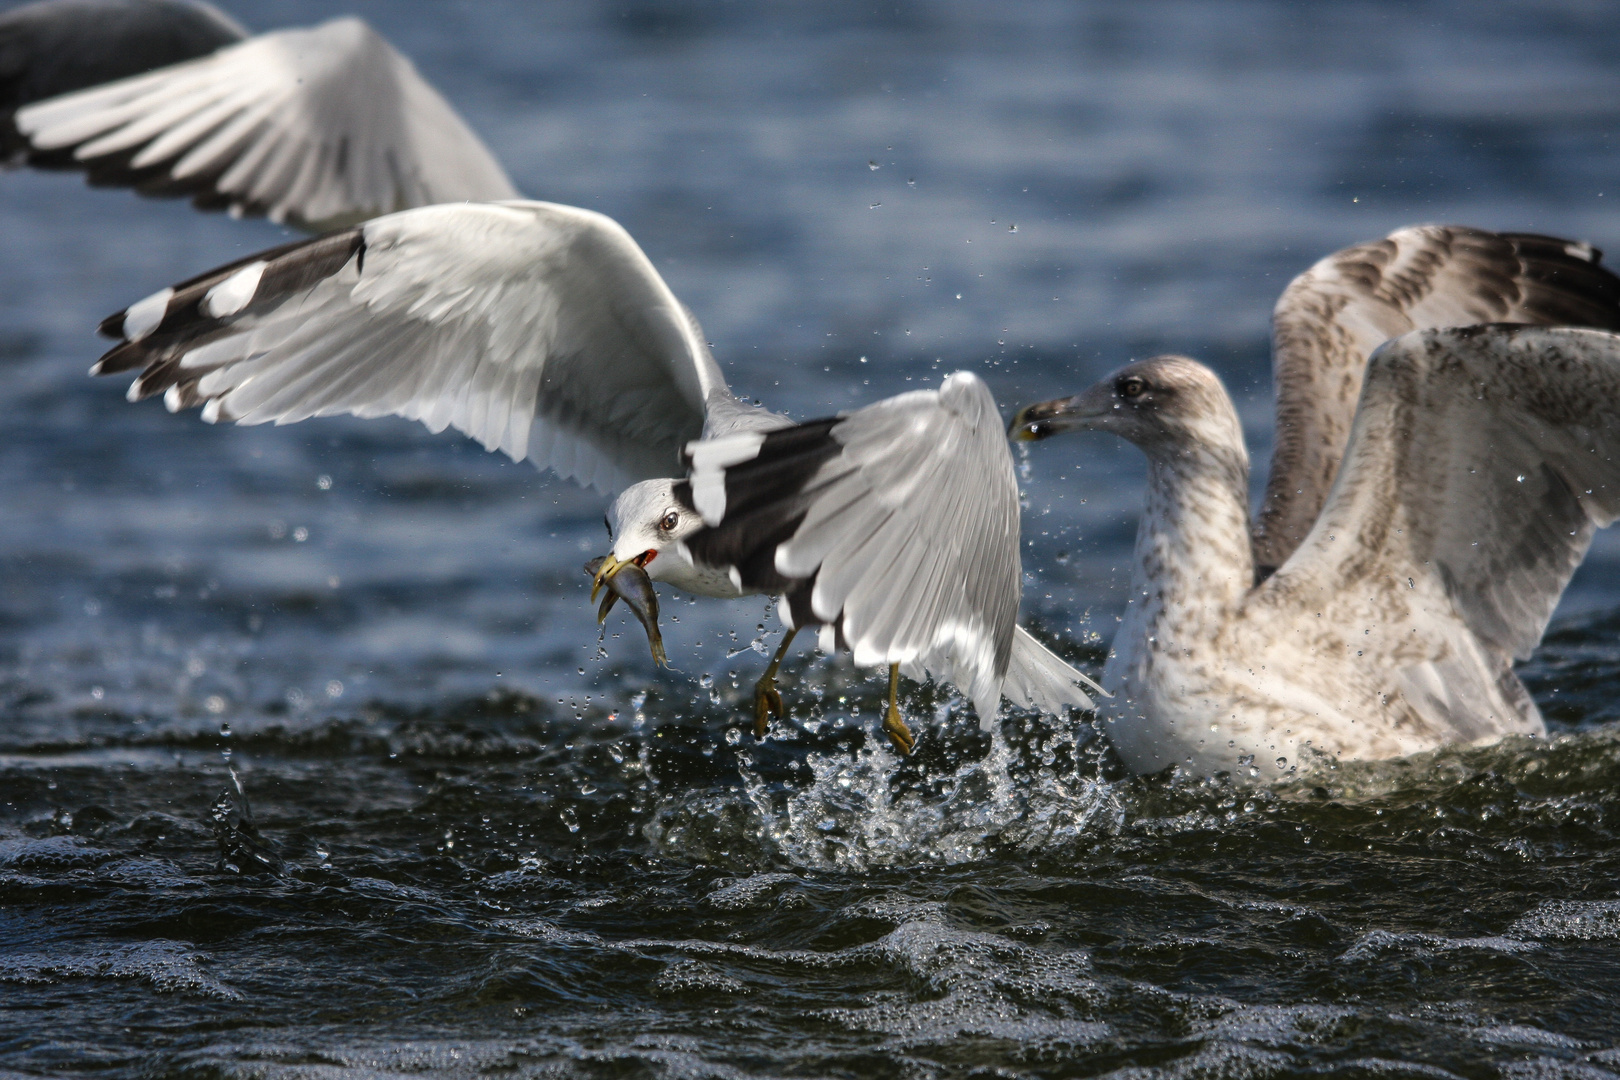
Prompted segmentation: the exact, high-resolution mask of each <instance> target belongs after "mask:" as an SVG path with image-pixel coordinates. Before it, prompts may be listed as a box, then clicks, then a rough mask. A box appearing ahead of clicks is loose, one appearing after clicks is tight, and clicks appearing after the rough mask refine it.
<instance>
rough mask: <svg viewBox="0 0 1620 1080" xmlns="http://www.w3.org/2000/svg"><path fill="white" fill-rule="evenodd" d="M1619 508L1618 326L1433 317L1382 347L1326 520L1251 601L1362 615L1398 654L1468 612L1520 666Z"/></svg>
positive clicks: (1377, 643)
mask: <svg viewBox="0 0 1620 1080" xmlns="http://www.w3.org/2000/svg"><path fill="white" fill-rule="evenodd" d="M1617 516H1620V335H1617V334H1614V333H1609V332H1606V331H1601V330H1580V329H1562V328H1542V327H1515V326H1484V327H1473V328H1468V329H1460V330H1426V331H1420V332H1417V333H1413V334H1408V335H1406V336H1404V337H1401V338H1398V339H1397V340H1395V341H1392V342H1390V343H1388V344H1387V345H1385V346H1384V347H1383V348H1381V349H1379V350H1378V352H1377V353H1375V354H1374V356H1373V358H1372V361H1371V363H1370V364H1369V365H1368V368H1367V379H1366V386H1365V388H1364V389H1363V391H1362V398H1361V409H1360V411H1359V412H1358V413H1357V415H1356V422H1355V427H1354V428H1353V429H1352V431H1351V434H1350V441H1349V447H1348V449H1347V451H1346V454H1345V459H1344V467H1343V468H1342V469H1341V470H1340V472H1339V477H1338V480H1337V481H1336V482H1335V483H1334V485H1333V488H1332V490H1331V492H1330V493H1329V495H1328V499H1327V504H1326V505H1325V506H1324V507H1323V509H1322V514H1321V517H1320V519H1319V520H1318V521H1317V523H1316V525H1315V527H1314V528H1313V529H1312V530H1311V532H1310V534H1309V535H1308V536H1307V537H1306V539H1305V542H1304V543H1303V544H1301V545H1300V547H1299V549H1298V550H1297V551H1296V552H1295V553H1294V554H1293V556H1292V557H1291V558H1290V559H1289V560H1288V562H1286V563H1284V564H1283V566H1282V568H1281V569H1280V570H1278V571H1277V573H1276V575H1275V576H1274V577H1273V578H1272V579H1271V580H1270V581H1268V582H1267V583H1266V584H1265V585H1264V586H1262V587H1261V589H1260V590H1259V591H1258V592H1257V593H1256V594H1255V598H1256V601H1257V602H1259V603H1261V604H1265V605H1270V606H1273V607H1276V608H1278V609H1280V610H1283V611H1292V613H1293V615H1294V616H1295V617H1296V618H1297V620H1298V622H1299V623H1300V624H1301V625H1302V626H1309V625H1310V624H1312V623H1315V625H1316V626H1317V627H1320V626H1321V625H1322V624H1323V622H1325V621H1326V619H1327V618H1329V617H1332V618H1334V619H1335V621H1336V623H1337V625H1340V626H1350V627H1359V626H1361V625H1363V624H1362V622H1361V621H1360V620H1362V619H1365V625H1366V631H1365V638H1366V641H1367V647H1368V648H1375V649H1381V650H1383V651H1384V653H1386V654H1387V655H1388V656H1389V657H1390V658H1391V659H1393V660H1395V661H1397V662H1400V661H1401V660H1402V658H1403V655H1404V652H1405V651H1407V650H1409V649H1411V648H1415V647H1416V643H1421V642H1423V641H1447V640H1457V636H1456V635H1455V634H1454V633H1450V632H1449V631H1448V627H1455V626H1458V625H1460V626H1462V627H1466V629H1467V631H1468V633H1469V635H1470V636H1471V638H1472V639H1473V640H1475V641H1477V642H1478V643H1479V644H1480V645H1481V646H1483V648H1484V649H1485V650H1486V651H1487V652H1488V654H1490V655H1491V656H1492V657H1494V658H1495V660H1496V662H1497V663H1498V664H1499V665H1500V667H1501V669H1502V670H1506V668H1507V665H1508V664H1510V663H1511V660H1512V659H1513V658H1514V657H1517V658H1519V659H1524V658H1527V657H1528V656H1529V655H1530V652H1531V650H1532V649H1534V648H1535V646H1536V643H1537V642H1538V641H1540V640H1541V634H1542V631H1543V630H1544V629H1545V628H1546V625H1547V620H1548V619H1549V618H1551V616H1552V612H1553V609H1554V608H1555V607H1556V606H1557V604H1558V598H1559V597H1560V596H1561V595H1562V594H1563V591H1564V586H1565V585H1567V584H1568V583H1569V578H1570V575H1571V574H1572V573H1574V571H1575V568H1576V566H1578V565H1579V564H1580V561H1581V559H1582V558H1583V557H1584V556H1585V554H1586V549H1587V547H1588V546H1589V545H1590V544H1591V542H1592V534H1593V532H1594V531H1595V530H1597V529H1598V528H1600V527H1602V526H1604V525H1607V524H1609V523H1610V522H1612V521H1613V520H1614V519H1615V518H1616V517H1617ZM1324 605H1326V606H1324ZM1330 608H1333V610H1329V609H1330ZM1351 608H1354V609H1355V611H1356V612H1358V613H1359V614H1351V613H1350V609H1351ZM1318 613H1321V615H1320V621H1319V620H1318V618H1317V614H1318ZM1356 640H1357V642H1360V641H1362V640H1363V639H1362V637H1357V639H1356ZM1358 647H1359V646H1358ZM1406 659H1407V660H1411V659H1413V658H1411V657H1406ZM1437 659H1444V658H1443V657H1439V658H1437Z"/></svg>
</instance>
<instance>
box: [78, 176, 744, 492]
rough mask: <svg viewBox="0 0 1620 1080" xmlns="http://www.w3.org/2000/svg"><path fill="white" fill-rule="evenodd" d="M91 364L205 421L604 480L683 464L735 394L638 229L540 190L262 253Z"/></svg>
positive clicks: (120, 326) (175, 293)
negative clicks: (387, 422)
mask: <svg viewBox="0 0 1620 1080" xmlns="http://www.w3.org/2000/svg"><path fill="white" fill-rule="evenodd" d="M102 332H103V333H106V334H108V335H109V336H113V337H121V338H123V343H122V344H120V345H118V346H116V347H114V348H113V349H111V350H110V351H109V352H108V353H107V354H106V355H105V356H103V357H102V358H101V361H100V362H99V363H98V364H97V365H96V366H95V368H93V369H92V373H94V374H111V373H113V372H118V371H126V370H131V369H135V368H139V369H141V372H142V373H141V376H140V377H139V378H138V379H136V380H135V382H134V384H133V385H132V386H131V387H130V399H131V400H139V399H140V398H143V397H147V396H150V395H152V394H158V393H161V394H163V395H164V401H165V403H166V404H167V405H168V407H169V409H170V411H176V410H179V409H182V408H189V407H191V406H193V405H202V406H203V417H204V419H206V420H209V421H215V420H235V421H238V422H240V423H246V424H259V423H265V422H267V421H274V422H275V423H278V424H288V423H293V422H295V421H298V420H303V419H306V418H308V417H311V416H333V415H338V414H343V413H347V414H351V415H354V416H361V417H374V416H387V415H393V416H404V417H408V418H410V419H415V420H420V421H422V422H423V423H424V424H426V425H427V426H428V427H429V428H431V429H432V430H434V431H442V430H443V429H444V428H445V427H446V426H451V427H454V428H456V429H457V430H459V431H463V432H465V433H466V434H468V435H470V436H472V437H473V438H475V439H477V440H478V441H479V442H480V443H482V444H483V445H484V446H485V448H487V449H490V450H496V449H498V450H501V451H503V452H505V453H506V454H508V455H509V456H511V457H512V458H513V459H514V460H519V459H522V458H525V457H527V458H528V459H529V460H531V461H533V462H534V463H535V465H536V466H537V467H541V468H544V467H546V466H550V467H551V468H553V469H555V470H556V471H557V472H558V473H560V474H562V475H563V476H569V477H574V478H576V479H578V480H579V481H580V482H581V483H585V484H591V485H593V486H595V487H598V488H600V489H602V490H604V491H614V490H618V489H619V488H622V487H624V486H627V485H628V484H630V483H633V482H635V481H637V480H643V479H649V478H653V477H661V476H671V475H676V473H677V470H678V469H679V467H680V450H681V448H682V447H683V446H685V445H686V443H687V442H688V441H690V440H692V439H696V438H699V437H700V436H701V435H702V434H703V432H704V418H705V413H706V407H707V406H709V405H710V404H711V403H712V402H715V401H723V402H726V403H734V402H733V399H732V398H731V396H730V393H729V392H728V391H727V389H726V386H725V382H724V380H723V379H722V377H721V375H720V371H719V368H718V367H717V366H716V365H715V362H714V360H713V358H712V357H711V356H710V355H709V352H708V348H707V346H706V345H705V343H704V341H703V335H702V333H701V331H700V330H699V328H698V326H697V323H696V322H695V321H694V320H693V319H692V317H691V316H690V314H689V313H688V312H687V311H686V309H685V308H683V307H682V306H681V304H680V302H679V301H678V300H676V298H675V296H674V294H673V293H671V292H670V290H669V286H668V285H666V284H665V283H664V281H663V279H662V278H660V277H659V276H658V272H657V270H655V269H654V268H653V265H652V263H651V262H649V261H648V259H647V257H646V255H644V254H643V253H642V251H641V249H640V248H639V247H637V246H636V243H635V241H634V240H632V239H631V238H630V235H629V234H628V233H626V232H625V231H624V229H623V228H621V227H620V226H619V224H618V223H617V222H615V221H613V220H612V219H610V218H607V217H604V216H602V215H601V214H596V213H592V212H591V211H589V210H579V209H575V208H573V207H568V206H557V205H554V204H551V203H540V202H510V203H500V204H487V203H485V204H480V203H460V204H454V205H448V206H428V207H423V208H420V209H417V210H407V211H404V212H402V213H398V214H391V215H389V216H387V217H381V218H376V219H374V220H372V221H368V222H366V223H365V224H364V225H361V226H359V227H357V228H353V229H347V230H344V231H341V232H337V233H333V234H330V235H328V236H324V237H320V238H319V239H315V240H308V241H304V242H301V243H296V244H289V245H287V246H285V247H281V248H276V249H273V250H271V251H266V252H262V253H261V254H259V255H256V256H252V257H249V258H247V259H243V260H240V261H238V262H236V263H232V264H231V265H229V266H224V267H221V268H220V269H218V270H215V271H212V272H210V273H207V274H204V275H202V276H201V277H197V278H193V279H192V280H191V281H187V282H182V283H181V284H179V285H176V286H174V287H173V288H169V289H164V290H162V291H160V292H158V293H155V294H154V295H152V296H150V297H148V298H147V299H145V300H142V301H141V302H140V303H138V304H135V305H133V306H131V307H130V308H128V309H126V310H125V311H121V312H119V313H117V314H116V315H112V316H110V317H109V318H108V319H107V320H106V321H105V322H104V323H103V324H102Z"/></svg>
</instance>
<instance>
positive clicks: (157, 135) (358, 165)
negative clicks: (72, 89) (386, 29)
mask: <svg viewBox="0 0 1620 1080" xmlns="http://www.w3.org/2000/svg"><path fill="white" fill-rule="evenodd" d="M16 126H17V129H18V131H19V132H20V133H21V134H22V136H23V137H25V138H26V139H27V140H28V143H29V146H30V148H31V160H34V161H35V162H36V163H38V164H43V165H55V166H63V167H67V166H72V167H80V168H84V169H85V170H87V171H88V172H89V174H90V182H91V183H93V184H98V185H117V186H127V187H134V188H137V189H139V190H140V191H142V192H144V193H147V194H153V195H191V196H193V197H194V199H195V200H196V202H197V205H198V206H201V207H205V208H220V207H227V208H229V209H230V210H231V212H232V213H241V214H265V215H268V216H269V217H270V218H271V219H272V220H275V221H287V222H291V223H294V224H298V225H300V226H303V227H305V228H309V229H311V230H312V231H319V230H321V229H325V228H331V227H334V226H337V225H341V224H349V223H352V222H356V221H361V220H364V219H366V218H370V217H374V216H376V215H378V214H387V213H390V212H392V211H395V210H402V209H405V208H408V207H413V206H426V205H429V204H432V203H442V202H461V201H465V200H498V199H514V198H517V196H518V193H517V190H516V189H515V188H514V187H513V186H512V182H511V181H510V180H508V179H507V177H506V174H505V173H504V172H503V171H502V170H501V167H500V165H499V164H498V163H497V162H496V161H495V158H494V156H493V155H491V154H490V152H489V150H488V149H487V148H486V147H485V146H484V144H483V143H482V142H480V141H479V140H478V136H476V135H474V134H473V133H472V131H471V130H469V129H468V127H467V125H466V124H465V123H464V122H463V121H462V119H461V117H459V116H458V115H456V112H455V110H454V109H452V108H451V107H450V105H449V104H448V103H447V102H446V101H445V100H444V99H443V98H442V97H440V96H439V94H438V93H437V92H436V91H435V90H434V89H433V88H432V87H431V86H429V85H428V84H427V83H426V82H425V81H423V79H422V77H421V76H420V75H418V74H417V72H416V68H415V67H413V66H412V64H411V62H410V61H409V60H407V59H405V57H403V56H401V55H400V54H399V53H398V52H397V51H395V49H394V48H393V46H391V45H389V44H388V42H387V41H385V40H383V39H382V38H381V37H380V36H378V34H377V33H376V32H375V31H374V30H372V29H371V27H369V26H367V25H366V24H365V23H364V22H363V21H361V20H360V19H356V18H344V19H334V20H332V21H331V22H328V23H323V24H322V25H320V26H317V27H313V28H311V29H299V30H282V31H278V32H276V33H272V34H263V35H261V36H259V37H255V38H251V39H249V40H247V41H243V42H241V43H240V44H237V45H232V46H230V47H228V48H223V49H220V50H219V51H218V52H215V53H213V54H212V55H209V56H205V57H202V58H200V59H196V60H190V61H187V62H185V63H181V64H174V65H172V66H169V67H165V68H162V69H159V70H157V71H153V72H150V73H148V74H145V75H137V76H135V77H133V78H127V79H122V80H120V81H118V82H113V83H109V84H106V85H103V86H95V87H92V88H90V89H87V90H81V91H78V92H76V93H71V94H66V95H63V96H61V97H56V98H52V99H50V100H48V101H42V102H39V103H38V104H35V105H30V106H27V107H25V108H23V109H20V110H19V111H18V112H17V115H16Z"/></svg>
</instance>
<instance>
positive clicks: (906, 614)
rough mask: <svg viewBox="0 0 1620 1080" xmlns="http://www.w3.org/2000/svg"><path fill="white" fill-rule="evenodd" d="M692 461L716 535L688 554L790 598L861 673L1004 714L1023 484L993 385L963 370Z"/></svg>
mask: <svg viewBox="0 0 1620 1080" xmlns="http://www.w3.org/2000/svg"><path fill="white" fill-rule="evenodd" d="M689 456H690V459H691V462H692V472H691V479H690V482H689V483H690V491H689V492H682V493H681V496H682V497H683V498H685V497H688V496H689V498H690V504H691V505H693V506H695V507H696V508H697V510H698V512H699V513H700V514H702V515H703V519H704V522H705V525H706V526H707V527H706V528H704V529H702V530H700V531H699V532H697V533H694V534H693V535H692V536H690V537H688V538H687V539H686V541H685V544H684V547H683V549H684V551H685V553H686V554H687V555H688V557H690V558H691V559H692V560H693V561H694V562H697V563H699V564H702V565H707V566H715V567H720V568H725V569H728V570H729V571H730V572H731V574H732V580H733V582H735V583H737V584H738V586H739V588H741V589H743V590H746V591H758V592H771V593H778V594H781V595H784V596H785V597H786V598H787V606H788V615H789V617H790V619H791V622H792V625H795V626H804V625H807V624H812V623H820V624H822V625H824V626H828V627H830V628H831V629H832V631H833V635H834V637H835V638H836V640H838V641H841V642H843V643H846V644H847V645H848V646H849V648H850V649H851V650H852V651H853V653H854V657H855V662H856V663H857V664H861V665H866V666H870V665H879V664H896V663H898V664H903V665H906V666H907V668H908V669H910V670H912V671H916V670H918V669H922V670H927V671H929V672H931V673H933V674H935V675H938V676H940V677H943V678H946V679H949V680H950V681H951V682H953V683H955V684H956V685H958V686H960V687H961V688H962V689H963V690H964V691H966V692H967V694H968V696H969V697H971V698H972V699H973V701H974V704H975V706H976V707H977V708H978V710H979V715H980V716H981V717H991V716H994V715H995V710H996V707H997V705H998V704H999V702H1000V696H1001V689H1002V683H1003V681H1004V680H1005V679H1006V677H1007V672H1008V666H1009V662H1010V658H1011V656H1012V653H1013V641H1014V627H1015V622H1016V619H1017V617H1018V596H1019V590H1020V587H1021V582H1020V580H1019V563H1018V484H1017V481H1016V479H1015V478H1014V475H1013V466H1012V455H1011V454H1010V453H1009V452H1008V450H1007V441H1006V437H1005V435H1004V434H1003V429H1002V425H1001V417H1000V414H999V413H998V412H997V410H996V403H995V399H994V398H992V397H991V395H990V390H989V388H988V387H987V386H985V384H984V383H983V382H982V381H980V380H979V379H978V378H977V377H975V376H973V375H971V374H968V373H966V372H957V373H956V374H954V375H951V376H950V377H949V378H947V379H946V380H945V382H944V384H943V385H942V386H941V387H940V389H939V390H938V391H933V390H919V391H914V392H911V393H907V394H901V395H899V396H897V397H892V398H889V399H887V400H885V401H880V402H877V403H876V404H874V405H869V406H867V407H865V408H863V409H859V410H856V411H855V412H852V413H847V414H844V415H841V416H837V417H832V418H829V419H826V420H816V421H811V422H809V423H806V424H800V425H797V426H795V427H791V428H786V429H784V430H780V431H773V432H769V433H757V432H756V433H745V434H740V435H733V436H730V437H728V438H725V439H718V440H714V441H711V442H707V443H699V444H697V445H695V446H693V447H691V448H690V450H689ZM1054 659H1055V658H1054Z"/></svg>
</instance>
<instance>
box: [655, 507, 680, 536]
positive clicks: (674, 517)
mask: <svg viewBox="0 0 1620 1080" xmlns="http://www.w3.org/2000/svg"><path fill="white" fill-rule="evenodd" d="M680 523H681V515H680V514H679V513H677V512H676V511H674V510H671V511H670V512H669V513H667V514H665V515H664V516H663V519H662V520H660V521H659V522H658V527H659V528H660V529H662V530H664V531H665V532H669V531H670V530H671V529H673V528H675V526H677V525H679V524H680Z"/></svg>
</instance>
